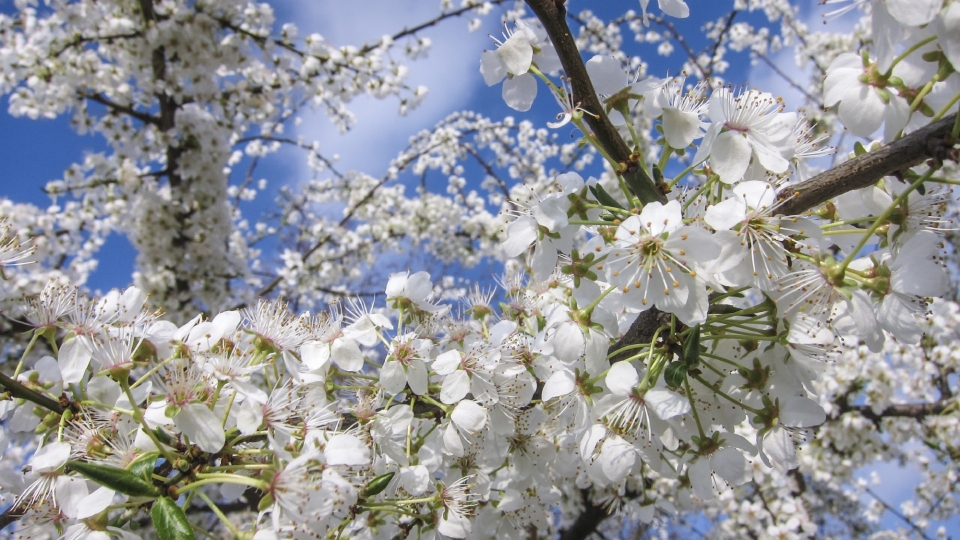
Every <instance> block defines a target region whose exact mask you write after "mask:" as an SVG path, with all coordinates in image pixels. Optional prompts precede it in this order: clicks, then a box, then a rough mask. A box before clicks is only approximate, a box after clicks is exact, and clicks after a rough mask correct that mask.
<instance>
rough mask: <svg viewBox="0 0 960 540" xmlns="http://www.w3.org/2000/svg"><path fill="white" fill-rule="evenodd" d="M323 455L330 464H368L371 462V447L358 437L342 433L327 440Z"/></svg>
mask: <svg viewBox="0 0 960 540" xmlns="http://www.w3.org/2000/svg"><path fill="white" fill-rule="evenodd" d="M323 457H324V459H326V461H327V464H328V465H349V466H359V465H366V464H368V463H370V449H369V448H367V445H365V444H363V441H361V440H360V439H358V438H357V437H355V436H353V435H349V434H346V433H341V434H339V435H334V436H333V437H331V438H330V440H329V441H327V444H326V445H325V446H324V447H323Z"/></svg>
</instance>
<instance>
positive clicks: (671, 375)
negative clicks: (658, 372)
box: [663, 362, 687, 388]
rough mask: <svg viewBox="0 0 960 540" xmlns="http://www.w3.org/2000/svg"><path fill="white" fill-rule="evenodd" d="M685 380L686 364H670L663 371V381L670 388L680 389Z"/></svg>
mask: <svg viewBox="0 0 960 540" xmlns="http://www.w3.org/2000/svg"><path fill="white" fill-rule="evenodd" d="M686 378H687V364H685V363H683V362H670V363H669V364H667V367H666V369H664V370H663V381H664V382H665V383H667V386H669V387H670V388H680V387H681V386H683V381H684V379H686Z"/></svg>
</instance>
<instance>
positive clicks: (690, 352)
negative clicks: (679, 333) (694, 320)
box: [683, 324, 700, 369]
mask: <svg viewBox="0 0 960 540" xmlns="http://www.w3.org/2000/svg"><path fill="white" fill-rule="evenodd" d="M683 361H684V363H685V364H687V368H689V369H693V368H695V367H697V364H699V363H700V325H699V324H698V325H696V326H694V327H693V328H692V329H690V333H689V334H687V339H685V340H684V341H683Z"/></svg>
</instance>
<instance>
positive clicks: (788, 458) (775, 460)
mask: <svg viewBox="0 0 960 540" xmlns="http://www.w3.org/2000/svg"><path fill="white" fill-rule="evenodd" d="M760 445H761V449H760V457H761V458H762V459H763V462H764V463H765V464H766V465H767V466H768V467H776V468H778V469H780V470H785V471H789V470H790V469H796V468H797V467H798V466H800V462H799V461H797V450H796V448H794V446H793V441H792V440H791V439H790V434H789V433H787V430H785V429H783V428H782V427H779V426H778V427H776V428H774V429H772V430H770V431H769V432H767V433H766V434H765V435H764V436H763V439H761V442H760Z"/></svg>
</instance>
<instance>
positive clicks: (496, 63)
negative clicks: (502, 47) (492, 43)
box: [480, 51, 507, 86]
mask: <svg viewBox="0 0 960 540" xmlns="http://www.w3.org/2000/svg"><path fill="white" fill-rule="evenodd" d="M480 74H481V75H483V82H485V83H487V86H493V85H495V84H497V83H498V82H500V81H502V80H503V78H504V77H506V76H507V66H506V64H504V63H503V60H501V59H500V55H499V54H497V51H484V52H483V54H481V55H480Z"/></svg>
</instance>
